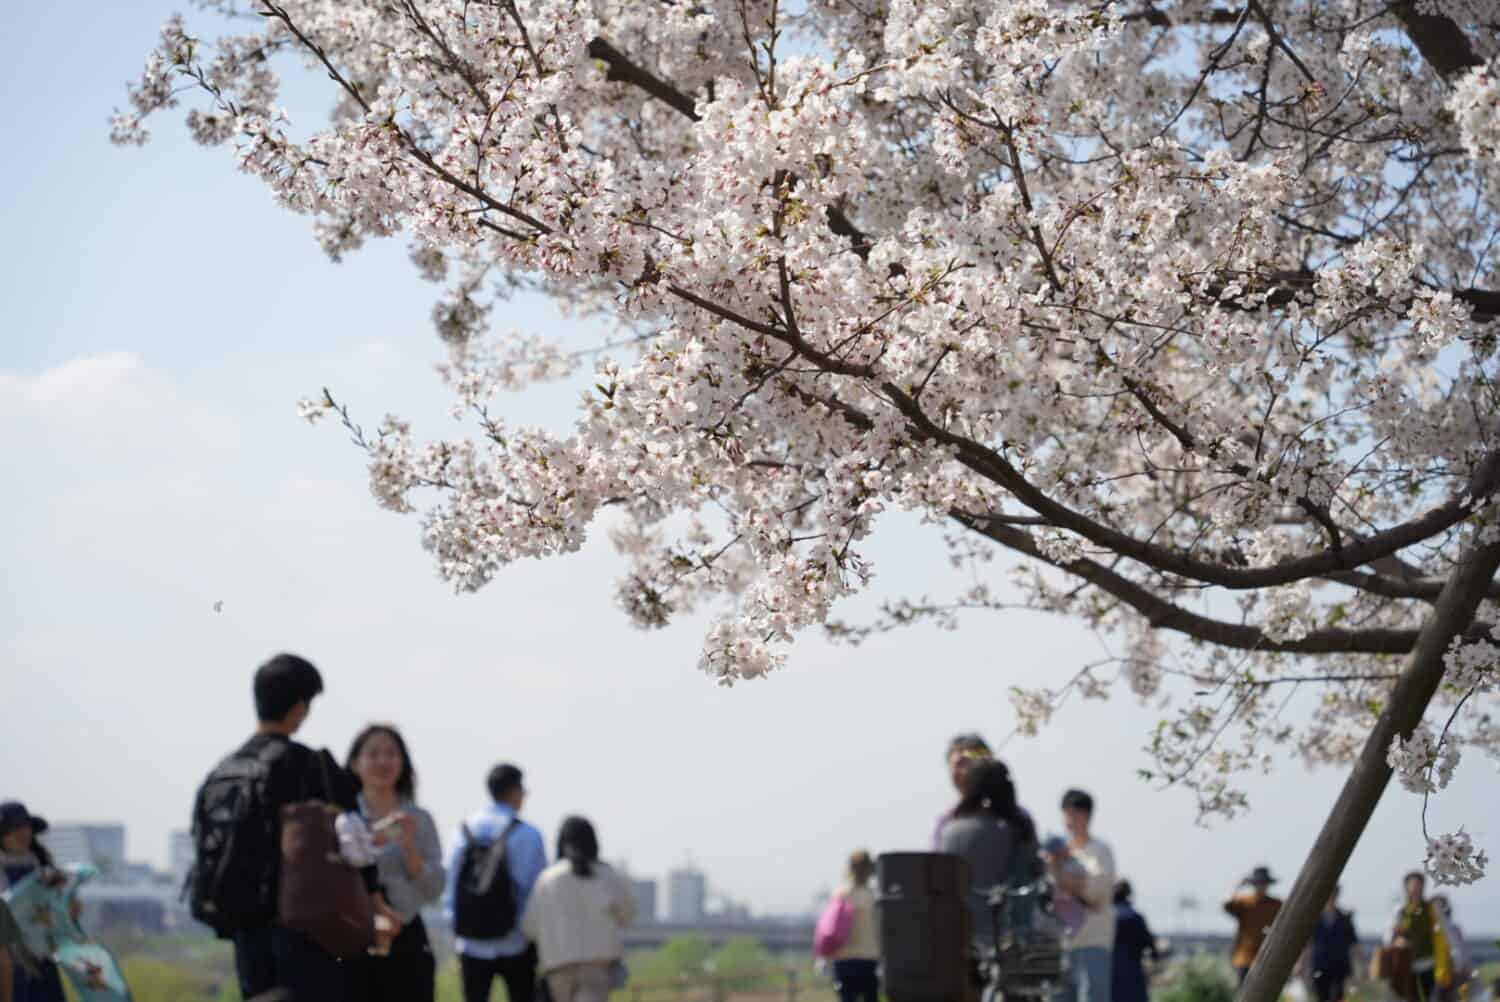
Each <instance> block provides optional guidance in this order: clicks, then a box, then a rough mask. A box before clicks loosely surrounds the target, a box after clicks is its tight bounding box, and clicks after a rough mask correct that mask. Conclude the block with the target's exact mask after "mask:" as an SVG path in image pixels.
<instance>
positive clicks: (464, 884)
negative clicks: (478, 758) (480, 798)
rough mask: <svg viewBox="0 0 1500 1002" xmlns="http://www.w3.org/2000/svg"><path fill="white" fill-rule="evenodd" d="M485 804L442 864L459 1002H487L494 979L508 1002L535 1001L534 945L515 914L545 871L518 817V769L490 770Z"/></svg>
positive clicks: (538, 841)
mask: <svg viewBox="0 0 1500 1002" xmlns="http://www.w3.org/2000/svg"><path fill="white" fill-rule="evenodd" d="M486 785H487V786H488V788H489V793H490V803H489V804H488V805H486V806H485V807H483V808H481V809H480V810H479V811H477V812H476V813H475V814H474V815H472V816H471V817H470V818H469V819H468V821H466V822H464V824H462V825H460V826H459V829H458V834H457V835H456V836H455V838H454V840H453V848H452V850H451V852H450V854H449V858H448V892H447V895H446V896H445V898H444V902H445V904H446V907H447V909H448V917H449V918H450V919H451V920H452V922H453V934H454V937H455V943H454V946H455V949H456V950H457V951H458V960H459V965H460V971H461V974H462V980H463V989H464V1002H489V997H490V986H491V985H492V984H493V983H494V980H495V978H496V977H499V978H500V979H502V980H503V981H504V982H505V992H506V996H507V997H508V998H509V999H510V1002H535V999H536V969H537V951H536V945H535V944H533V943H530V942H528V941H527V939H526V936H525V935H524V934H523V933H522V932H521V915H522V914H523V913H524V912H525V911H526V901H527V899H528V898H529V897H530V896H531V889H532V887H533V886H535V884H536V881H537V878H538V877H540V876H541V874H542V871H543V870H545V869H546V868H547V850H546V847H545V846H544V845H543V843H542V833H541V832H540V831H538V830H537V829H536V828H535V827H534V826H533V825H530V824H527V823H526V822H525V821H522V820H521V818H520V813H521V805H522V803H523V802H524V801H525V799H526V788H525V786H524V785H522V782H521V770H520V769H517V768H516V767H515V766H513V765H510V764H508V763H502V764H501V765H497V766H495V767H494V768H493V769H491V770H490V774H489V779H488V781H487V784H486Z"/></svg>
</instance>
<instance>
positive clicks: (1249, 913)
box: [1224, 866, 1281, 982]
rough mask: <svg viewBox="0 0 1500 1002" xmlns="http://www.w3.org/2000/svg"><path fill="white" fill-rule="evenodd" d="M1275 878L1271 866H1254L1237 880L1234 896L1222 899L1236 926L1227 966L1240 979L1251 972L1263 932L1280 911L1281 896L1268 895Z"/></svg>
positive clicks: (1263, 940) (1264, 934)
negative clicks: (1232, 969) (1238, 881)
mask: <svg viewBox="0 0 1500 1002" xmlns="http://www.w3.org/2000/svg"><path fill="white" fill-rule="evenodd" d="M1274 883H1276V878H1275V877H1273V876H1271V869H1270V867H1266V866H1257V867H1256V868H1255V869H1254V870H1252V871H1251V872H1250V876H1248V877H1246V878H1245V879H1244V880H1242V881H1240V883H1239V886H1238V887H1236V888H1235V889H1234V895H1233V896H1232V897H1231V898H1230V899H1229V900H1228V901H1226V902H1224V910H1225V911H1226V912H1228V913H1229V914H1230V915H1232V916H1234V920H1235V921H1236V922H1237V923H1239V928H1238V929H1236V930H1235V934H1234V948H1233V950H1232V952H1231V953H1230V955H1229V965H1230V966H1231V967H1233V968H1234V972H1235V974H1237V975H1239V979H1240V981H1241V982H1243V981H1244V980H1245V975H1247V974H1249V973H1250V965H1251V964H1253V963H1255V955H1256V954H1258V953H1259V952H1260V947H1261V944H1262V943H1264V942H1265V941H1266V932H1267V931H1268V930H1269V929H1270V928H1271V923H1272V922H1274V921H1275V920H1276V916H1277V915H1279V914H1280V913H1281V899H1280V898H1273V897H1272V896H1271V893H1270V891H1271V885H1272V884H1274Z"/></svg>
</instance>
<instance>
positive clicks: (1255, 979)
mask: <svg viewBox="0 0 1500 1002" xmlns="http://www.w3.org/2000/svg"><path fill="white" fill-rule="evenodd" d="M1497 569H1500V544H1495V543H1490V544H1487V545H1479V546H1469V547H1466V548H1465V552H1464V555H1463V558H1462V559H1461V561H1460V563H1459V565H1458V566H1457V567H1456V568H1455V569H1454V571H1453V573H1452V574H1451V575H1450V576H1449V578H1448V581H1447V583H1446V584H1445V585H1444V586H1443V591H1442V594H1441V595H1439V596H1438V600H1437V603H1436V604H1435V605H1434V606H1433V608H1432V612H1431V613H1430V614H1429V616H1428V618H1427V622H1426V623H1425V624H1423V626H1422V634H1421V637H1420V638H1419V639H1418V641H1417V646H1416V647H1415V648H1414V649H1413V650H1412V652H1411V654H1410V655H1409V656H1408V659H1407V663H1406V667H1405V669H1403V670H1402V672H1401V677H1400V679H1398V680H1397V682H1396V687H1395V689H1394V690H1393V691H1392V692H1391V698H1390V702H1389V704H1387V706H1386V708H1385V712H1383V713H1382V714H1381V715H1380V719H1379V720H1378V721H1376V723H1375V729H1374V730H1372V731H1371V732H1370V737H1369V740H1368V741H1366V742H1365V746H1364V749H1363V750H1362V751H1361V752H1360V754H1359V760H1358V761H1357V762H1355V764H1354V770H1353V771H1352V772H1351V773H1350V774H1349V779H1348V781H1347V782H1345V783H1344V789H1343V791H1342V792H1341V793H1340V794H1339V798H1338V800H1337V801H1336V802H1335V803H1334V806H1333V810H1332V811H1331V812H1330V813H1329V815H1328V820H1327V821H1325V822H1323V830H1322V831H1321V832H1320V833H1319V834H1318V839H1317V841H1316V842H1314V843H1313V847H1312V852H1311V853H1309V854H1308V857H1307V862H1306V863H1304V864H1303V866H1302V872H1301V873H1299V874H1298V875H1297V882H1296V883H1295V884H1293V885H1292V892H1291V894H1290V895H1288V896H1287V900H1286V904H1285V905H1283V906H1282V909H1281V914H1280V916H1278V917H1277V919H1276V921H1275V923H1273V924H1272V926H1271V934H1270V936H1268V937H1267V939H1266V942H1265V945H1264V946H1263V947H1262V948H1261V951H1260V954H1259V955H1258V956H1257V957H1256V958H1255V965H1254V966H1253V967H1251V968H1250V975H1249V977H1247V978H1246V979H1245V984H1244V986H1243V987H1241V989H1240V993H1239V1002H1275V1000H1276V999H1278V998H1280V996H1281V990H1282V988H1283V987H1284V986H1285V985H1286V983H1287V979H1288V978H1289V977H1290V976H1291V973H1292V968H1293V966H1294V965H1295V964H1296V963H1297V958H1298V957H1299V956H1300V955H1301V953H1302V948H1303V947H1304V946H1306V944H1307V941H1308V938H1309V937H1310V936H1311V935H1312V931H1313V927H1314V925H1316V924H1317V920H1318V913H1319V912H1320V911H1322V909H1323V906H1324V905H1325V904H1327V902H1328V899H1329V897H1330V896H1331V895H1332V894H1333V890H1334V887H1335V886H1336V885H1337V884H1338V879H1339V875H1340V874H1341V873H1343V871H1344V866H1345V864H1347V863H1348V862H1349V856H1350V855H1351V854H1352V853H1353V852H1354V846H1355V844H1356V843H1357V842H1358V841H1359V837H1360V835H1362V834H1363V833H1364V830H1365V825H1367V824H1369V822H1370V815H1372V814H1373V813H1374V812H1375V805H1376V804H1377V803H1379V802H1380V795H1381V794H1382V793H1383V792H1385V787H1386V784H1387V783H1388V782H1390V779H1391V767H1390V766H1389V765H1387V764H1386V760H1385V758H1386V752H1387V751H1388V750H1389V749H1390V747H1391V740H1392V739H1393V738H1395V737H1396V736H1397V735H1398V734H1399V735H1401V736H1402V737H1403V738H1404V737H1407V736H1409V735H1410V734H1411V732H1412V730H1413V729H1414V728H1415V727H1416V726H1417V725H1418V724H1419V723H1421V721H1422V715H1423V714H1424V713H1425V712H1426V711H1427V704H1428V703H1429V702H1431V700H1432V695H1433V693H1435V692H1437V688H1438V685H1439V684H1440V683H1441V682H1442V680H1443V655H1444V654H1445V653H1446V652H1447V650H1448V646H1449V644H1451V643H1452V641H1453V638H1454V637H1456V636H1459V635H1460V634H1462V633H1463V632H1464V631H1465V630H1466V629H1468V627H1469V625H1470V624H1471V623H1472V622H1473V620H1474V613H1475V611H1476V610H1477V609H1478V608H1479V603H1480V601H1481V600H1482V599H1483V598H1484V594H1485V590H1486V589H1487V588H1488V587H1489V585H1490V583H1491V582H1492V581H1493V580H1494V577H1495V572H1496V570H1497Z"/></svg>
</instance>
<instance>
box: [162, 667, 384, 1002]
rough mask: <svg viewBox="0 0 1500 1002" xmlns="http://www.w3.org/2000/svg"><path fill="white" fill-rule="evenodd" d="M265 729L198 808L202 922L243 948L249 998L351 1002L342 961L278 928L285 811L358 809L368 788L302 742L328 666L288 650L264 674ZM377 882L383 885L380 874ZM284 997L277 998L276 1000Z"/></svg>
mask: <svg viewBox="0 0 1500 1002" xmlns="http://www.w3.org/2000/svg"><path fill="white" fill-rule="evenodd" d="M254 689H255V712H256V716H257V718H258V720H259V726H257V728H256V730H255V734H254V735H253V736H251V738H250V740H248V741H246V742H245V743H244V744H243V745H241V746H240V747H239V748H238V749H236V750H235V751H234V752H232V753H230V755H229V756H228V757H227V758H225V759H224V760H223V761H222V762H220V763H219V764H218V765H217V766H215V767H214V770H213V771H212V772H211V773H209V775H208V778H207V779H205V780H204V782H203V785H202V786H201V787H200V788H199V790H198V796H197V799H196V802H195V804H194V808H193V841H194V848H195V852H196V859H195V861H194V864H193V869H192V871H191V873H190V874H189V876H188V882H187V886H186V887H185V888H184V891H185V893H186V895H187V897H188V900H189V905H190V907H191V910H192V913H193V917H194V918H196V919H198V920H199V921H200V922H203V923H204V924H205V925H208V926H209V927H210V928H212V929H213V930H214V931H215V932H216V933H217V934H218V935H219V937H220V938H223V939H229V940H232V941H233V943H234V963H235V971H236V974H237V975H238V978H239V985H240V995H241V997H242V998H245V999H255V998H257V997H258V996H266V997H270V998H276V999H279V1000H282V999H293V1000H297V1002H344V1000H345V998H346V994H347V993H346V991H345V982H346V979H347V973H346V972H345V970H344V967H343V965H342V963H341V962H340V960H339V958H338V957H337V956H335V955H333V954H332V953H330V952H328V951H327V950H325V949H323V948H322V947H320V946H319V945H318V944H317V943H315V942H314V941H313V940H312V939H311V938H310V937H309V936H307V935H306V934H304V933H302V932H298V931H295V930H293V929H289V928H286V927H285V926H283V925H281V924H280V923H279V922H278V920H277V919H278V895H279V890H280V881H281V862H282V845H281V809H282V807H284V806H287V805H289V804H297V803H301V802H305V801H309V800H321V801H323V802H325V803H327V804H331V805H335V806H337V807H340V808H343V809H345V810H348V811H353V810H357V809H358V801H357V796H358V788H357V786H356V785H355V783H354V782H353V780H352V778H351V777H349V776H348V774H347V773H345V772H344V770H342V769H339V768H337V767H336V766H335V768H334V769H332V770H330V769H329V768H328V767H327V764H326V762H325V760H324V759H325V756H326V753H324V752H316V751H314V750H313V749H311V748H309V747H307V746H306V745H303V744H300V743H298V742H296V741H293V740H292V735H293V734H295V733H296V732H297V730H298V729H299V728H300V727H301V726H302V724H303V722H304V721H306V720H307V715H308V712H309V709H310V707H311V705H312V701H313V698H314V697H315V696H317V695H318V694H319V693H321V692H322V691H323V678H322V676H321V675H320V674H319V673H318V669H317V668H315V667H313V665H312V664H311V663H310V662H308V661H306V660H304V659H303V658H300V657H297V656H296V655H294V654H278V655H276V656H275V657H273V658H271V659H270V660H269V661H267V662H266V663H265V664H263V665H261V666H260V668H259V669H258V670H257V671H256V673H255V686H254ZM367 883H368V885H369V886H372V887H373V885H374V873H373V869H371V870H370V871H368V873H367ZM273 993H275V994H273Z"/></svg>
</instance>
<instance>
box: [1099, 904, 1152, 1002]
mask: <svg viewBox="0 0 1500 1002" xmlns="http://www.w3.org/2000/svg"><path fill="white" fill-rule="evenodd" d="M1132 893H1133V891H1132V890H1131V887H1130V881H1128V880H1122V881H1120V882H1119V883H1118V884H1116V885H1115V949H1114V955H1113V965H1114V967H1113V971H1112V972H1111V978H1110V991H1109V998H1110V1002H1146V1000H1147V997H1148V996H1149V994H1150V982H1149V980H1148V979H1147V977H1146V966H1145V958H1146V957H1147V956H1148V955H1149V956H1150V957H1151V959H1152V960H1158V959H1160V957H1161V952H1160V951H1159V950H1158V949H1157V948H1156V937H1155V936H1153V935H1151V929H1150V928H1149V927H1148V926H1147V925H1146V919H1145V916H1143V915H1141V913H1140V912H1138V911H1136V910H1135V906H1134V905H1132V904H1131V901H1130V898H1131V895H1132Z"/></svg>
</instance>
